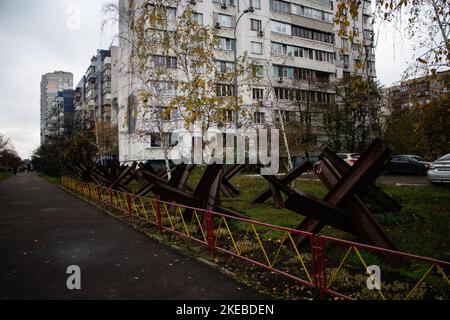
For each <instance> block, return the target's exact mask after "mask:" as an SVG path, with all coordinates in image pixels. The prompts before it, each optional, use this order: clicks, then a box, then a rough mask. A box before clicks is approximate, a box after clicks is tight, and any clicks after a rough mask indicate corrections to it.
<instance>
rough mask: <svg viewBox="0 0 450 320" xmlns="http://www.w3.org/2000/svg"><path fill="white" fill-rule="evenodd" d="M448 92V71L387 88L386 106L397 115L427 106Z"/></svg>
mask: <svg viewBox="0 0 450 320" xmlns="http://www.w3.org/2000/svg"><path fill="white" fill-rule="evenodd" d="M446 92H450V71H443V72H439V73H437V75H436V76H434V77H433V76H424V77H419V78H416V79H410V80H407V81H402V82H401V83H400V84H398V85H395V86H392V87H390V88H387V90H386V95H387V100H388V101H387V104H388V109H389V111H390V112H393V113H398V112H401V111H402V110H405V109H409V108H411V107H412V106H414V105H416V104H419V105H424V104H427V103H429V102H430V101H431V99H433V97H436V96H438V95H440V94H443V93H446Z"/></svg>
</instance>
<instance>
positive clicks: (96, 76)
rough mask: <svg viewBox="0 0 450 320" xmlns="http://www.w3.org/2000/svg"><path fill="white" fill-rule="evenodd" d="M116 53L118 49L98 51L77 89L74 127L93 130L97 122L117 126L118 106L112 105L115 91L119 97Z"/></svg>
mask: <svg viewBox="0 0 450 320" xmlns="http://www.w3.org/2000/svg"><path fill="white" fill-rule="evenodd" d="M116 53H117V47H111V48H110V49H109V50H98V51H97V54H96V55H95V56H93V57H92V59H91V63H90V65H89V67H88V69H87V70H86V73H85V74H84V75H83V77H82V78H81V79H80V81H79V82H78V84H77V86H76V87H75V95H74V105H75V125H76V126H77V128H78V129H81V128H84V129H89V128H92V127H93V126H94V123H95V121H100V122H106V123H117V103H116V102H115V104H114V103H113V102H114V101H113V100H114V97H113V92H115V93H116V94H117V76H116V77H115V79H113V76H112V73H113V66H114V63H113V60H114V61H115V66H117V57H116ZM116 73H117V72H116ZM116 97H117V96H116ZM116 100H117V98H116Z"/></svg>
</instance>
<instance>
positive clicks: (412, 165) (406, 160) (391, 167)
mask: <svg viewBox="0 0 450 320" xmlns="http://www.w3.org/2000/svg"><path fill="white" fill-rule="evenodd" d="M429 166H430V163H429V162H427V161H425V159H424V158H422V157H419V156H415V155H396V156H393V157H392V158H391V161H390V162H389V164H388V173H390V174H393V173H410V174H415V175H418V176H419V175H422V176H425V175H427V170H428V167H429Z"/></svg>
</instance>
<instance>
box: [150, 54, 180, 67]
mask: <svg viewBox="0 0 450 320" xmlns="http://www.w3.org/2000/svg"><path fill="white" fill-rule="evenodd" d="M153 59H154V67H155V68H157V69H158V68H167V69H176V68H177V58H175V57H165V56H155V57H154V58H153Z"/></svg>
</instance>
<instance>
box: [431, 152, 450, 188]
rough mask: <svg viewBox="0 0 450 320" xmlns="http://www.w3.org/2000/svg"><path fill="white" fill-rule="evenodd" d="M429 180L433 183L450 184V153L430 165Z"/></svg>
mask: <svg viewBox="0 0 450 320" xmlns="http://www.w3.org/2000/svg"><path fill="white" fill-rule="evenodd" d="M428 180H429V181H430V182H431V183H450V153H449V154H446V155H445V156H443V157H441V158H439V159H437V160H436V161H434V162H433V163H432V164H431V165H430V167H429V169H428Z"/></svg>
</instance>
